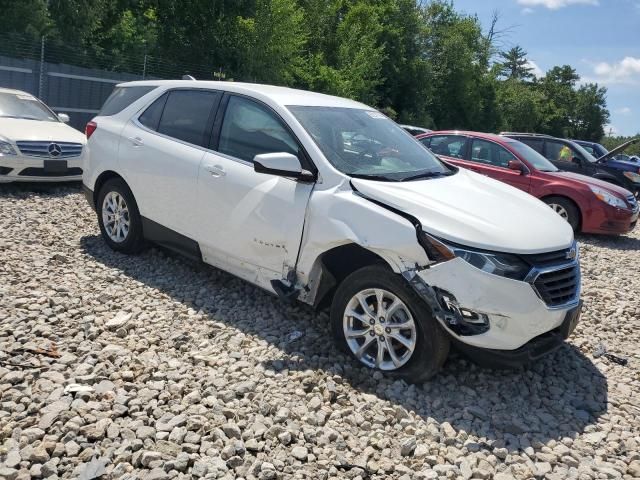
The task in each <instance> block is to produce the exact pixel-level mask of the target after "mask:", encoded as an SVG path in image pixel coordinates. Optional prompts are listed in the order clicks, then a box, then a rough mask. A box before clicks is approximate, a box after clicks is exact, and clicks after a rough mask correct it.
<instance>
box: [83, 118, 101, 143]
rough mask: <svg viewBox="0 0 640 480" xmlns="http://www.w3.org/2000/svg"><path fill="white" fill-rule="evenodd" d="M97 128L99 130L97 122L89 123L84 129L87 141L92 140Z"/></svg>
mask: <svg viewBox="0 0 640 480" xmlns="http://www.w3.org/2000/svg"><path fill="white" fill-rule="evenodd" d="M96 128H98V124H97V123H96V122H89V123H87V126H86V127H84V134H85V135H86V136H87V140H89V138H91V135H93V132H95V131H96Z"/></svg>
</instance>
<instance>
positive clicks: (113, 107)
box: [98, 86, 156, 117]
mask: <svg viewBox="0 0 640 480" xmlns="http://www.w3.org/2000/svg"><path fill="white" fill-rule="evenodd" d="M155 88H156V87H154V86H144V87H143V86H140V87H116V88H115V90H114V91H113V92H112V93H111V95H109V98H107V100H106V101H105V102H104V105H103V106H102V110H100V113H99V114H98V115H100V116H103V117H105V116H109V115H115V114H117V113H120V112H121V111H122V110H124V109H125V108H127V107H128V106H129V105H131V104H132V103H133V102H135V101H136V100H138V99H139V98H142V97H143V96H144V95H146V94H147V93H149V92H150V91H151V90H153V89H155Z"/></svg>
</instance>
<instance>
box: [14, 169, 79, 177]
mask: <svg viewBox="0 0 640 480" xmlns="http://www.w3.org/2000/svg"><path fill="white" fill-rule="evenodd" d="M76 175H82V169H81V168H78V167H73V168H67V169H66V170H63V171H62V172H45V171H44V168H35V167H29V168H25V169H24V170H22V171H21V172H20V176H24V177H72V176H76Z"/></svg>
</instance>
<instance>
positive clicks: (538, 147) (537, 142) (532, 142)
mask: <svg viewBox="0 0 640 480" xmlns="http://www.w3.org/2000/svg"><path fill="white" fill-rule="evenodd" d="M518 140H520V141H521V142H522V143H525V144H527V145H529V146H530V147H531V148H533V149H534V150H535V151H536V152H538V153H540V154H542V151H543V150H544V140H542V139H540V138H519V139H518Z"/></svg>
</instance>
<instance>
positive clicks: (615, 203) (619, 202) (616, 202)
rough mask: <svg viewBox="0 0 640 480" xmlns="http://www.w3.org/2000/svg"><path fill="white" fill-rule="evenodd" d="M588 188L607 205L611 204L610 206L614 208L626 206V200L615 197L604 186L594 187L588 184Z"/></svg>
mask: <svg viewBox="0 0 640 480" xmlns="http://www.w3.org/2000/svg"><path fill="white" fill-rule="evenodd" d="M589 188H590V189H591V191H592V192H593V194H594V195H595V196H596V197H598V200H601V201H603V202H604V203H606V204H607V205H611V206H612V207H616V208H628V207H627V204H626V202H625V201H624V200H623V199H621V198H619V197H616V196H615V195H613V194H612V193H610V192H608V191H607V190H605V189H604V188H599V187H594V186H591V185H589Z"/></svg>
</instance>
